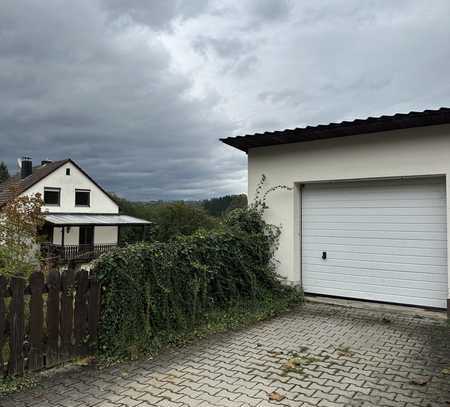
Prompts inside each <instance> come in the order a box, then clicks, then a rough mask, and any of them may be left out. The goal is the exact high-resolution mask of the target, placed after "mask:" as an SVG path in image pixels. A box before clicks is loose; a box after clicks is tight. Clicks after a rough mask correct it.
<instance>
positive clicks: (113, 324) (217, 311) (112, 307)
mask: <svg viewBox="0 0 450 407" xmlns="http://www.w3.org/2000/svg"><path fill="white" fill-rule="evenodd" d="M278 235H279V230H278V228H275V227H272V226H269V225H267V224H266V223H265V222H264V221H263V219H262V217H261V213H260V212H259V211H258V210H257V209H255V208H250V209H236V210H234V211H232V212H231V213H230V214H229V215H228V216H227V217H226V219H225V221H224V222H223V224H222V225H221V226H220V227H218V228H216V229H214V230H209V231H207V230H200V231H197V232H196V233H194V234H192V235H190V236H181V237H178V238H177V239H175V240H172V241H170V242H166V243H141V244H137V245H132V246H128V247H125V248H122V249H118V250H117V251H115V252H113V253H111V254H108V255H104V256H103V257H101V258H100V259H99V260H98V261H97V263H96V265H95V272H96V273H97V275H98V277H99V279H100V281H101V284H102V286H103V292H102V297H101V298H102V314H101V318H100V328H99V353H100V355H101V356H102V357H106V358H109V357H112V358H117V357H129V356H132V355H133V354H139V353H146V352H149V351H150V352H151V351H153V350H155V349H157V348H158V347H159V346H161V345H163V344H167V343H171V342H174V341H176V340H177V339H179V338H180V336H181V337H182V336H183V335H186V334H188V333H189V332H192V330H193V329H194V328H196V327H199V326H205V324H206V326H207V325H208V323H209V322H210V318H212V315H215V316H216V317H217V316H219V317H218V319H219V320H220V318H225V316H226V315H229V313H230V310H236V309H243V308H242V307H245V309H246V310H251V309H252V307H254V309H261V306H264V307H266V310H271V309H272V308H276V307H277V306H279V305H280V304H283V305H282V306H287V305H288V304H289V303H291V302H296V301H298V300H299V295H298V293H297V292H296V291H295V290H294V289H292V288H288V287H285V286H283V285H282V284H281V283H280V281H279V280H278V278H277V276H276V274H275V264H274V259H273V252H274V249H275V247H276V243H277V239H278Z"/></svg>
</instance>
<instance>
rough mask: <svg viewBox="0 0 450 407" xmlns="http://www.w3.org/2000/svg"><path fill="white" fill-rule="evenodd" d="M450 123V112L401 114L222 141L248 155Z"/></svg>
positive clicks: (437, 110)
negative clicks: (257, 149)
mask: <svg viewBox="0 0 450 407" xmlns="http://www.w3.org/2000/svg"><path fill="white" fill-rule="evenodd" d="M449 123H450V108H448V107H441V108H440V109H436V110H424V111H422V112H409V113H397V114H395V115H392V116H379V117H368V118H366V119H355V120H353V121H342V122H340V123H329V124H326V125H324V124H319V125H317V126H306V127H298V128H295V129H286V130H282V131H271V132H265V133H255V134H248V135H245V136H237V137H227V138H222V139H220V140H221V141H222V142H223V143H225V144H228V145H230V146H232V147H235V148H237V149H239V150H241V151H245V152H248V151H249V150H250V149H251V148H255V147H263V146H273V145H280V144H290V143H300V142H306V141H312V140H323V139H328V138H336V137H344V136H353V135H359V134H361V135H362V134H369V133H376V132H382V131H389V130H400V129H409V128H414V127H424V126H433V125H439V124H449Z"/></svg>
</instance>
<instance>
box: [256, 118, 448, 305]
mask: <svg viewBox="0 0 450 407" xmlns="http://www.w3.org/2000/svg"><path fill="white" fill-rule="evenodd" d="M248 168H249V173H248V193H249V199H250V202H251V201H252V200H253V198H254V194H255V189H256V186H257V184H258V182H259V180H260V178H261V175H262V174H265V175H266V177H267V181H266V188H269V187H270V186H273V185H279V184H284V185H287V186H290V187H292V188H293V190H292V191H284V190H283V191H277V192H275V193H272V194H271V195H269V197H268V205H269V209H268V210H267V212H266V219H267V221H269V222H270V223H273V224H276V225H280V226H281V227H282V235H281V238H280V247H279V251H278V253H277V257H278V260H279V261H280V264H279V268H278V271H279V273H280V274H281V275H282V276H284V277H286V278H287V280H288V281H289V282H292V283H299V282H300V263H301V258H300V216H299V215H300V193H301V192H300V184H301V183H306V182H320V181H333V180H357V179H371V178H389V177H412V176H429V175H446V176H447V174H449V173H450V125H440V126H429V127H421V128H415V129H406V130H396V131H389V132H380V133H373V134H368V135H360V136H349V137H344V138H340V139H339V138H337V139H329V140H322V141H311V142H306V143H297V144H286V145H280V146H269V147H258V148H254V149H251V150H250V151H249V154H248ZM446 184H447V185H446V186H447V219H449V218H450V205H449V202H450V199H449V196H448V195H449V191H450V185H449V179H448V177H447V180H446ZM449 233H450V228H448V232H447V241H450V238H449V236H448V235H449ZM449 294H450V291H449ZM449 297H450V295H449Z"/></svg>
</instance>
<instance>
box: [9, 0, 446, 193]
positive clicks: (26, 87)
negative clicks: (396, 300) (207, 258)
mask: <svg viewBox="0 0 450 407" xmlns="http://www.w3.org/2000/svg"><path fill="white" fill-rule="evenodd" d="M449 19H450V1H449V0H430V1H423V0H395V1H392V0H366V1H360V0H341V1H338V0H310V1H301V2H300V1H294V0H292V1H289V0H239V1H236V0H229V1H222V0H221V1H219V0H218V1H214V0H211V1H208V0H126V1H125V0H76V1H73V0H70V1H69V0H67V1H63V0H39V1H36V0H1V1H0V160H2V159H3V160H5V161H6V162H7V164H8V165H9V167H10V170H11V172H15V161H16V158H17V157H19V156H22V155H30V156H32V157H33V159H34V161H35V162H39V161H40V160H42V159H45V158H50V159H62V158H66V157H71V158H73V159H74V160H76V161H77V162H78V163H79V164H81V166H82V167H84V168H85V169H86V170H87V171H88V172H89V173H90V174H91V175H92V176H93V177H94V178H96V179H97V180H98V181H99V182H100V183H101V184H102V185H103V186H104V187H105V188H106V189H107V190H109V191H115V192H117V193H118V194H120V195H122V196H125V197H128V198H130V199H136V200H154V199H199V198H208V197H212V196H219V195H224V194H228V193H241V192H245V191H246V182H247V171H246V155H245V154H244V153H242V152H239V151H237V150H236V151H234V150H233V149H232V148H231V147H227V146H225V145H223V144H222V143H220V142H219V138H220V137H227V136H233V135H242V134H247V133H253V132H256V131H265V130H275V129H284V128H289V127H291V128H292V127H299V126H303V125H308V124H311V125H312V124H319V123H328V122H332V121H340V120H346V119H354V118H357V117H360V118H364V117H367V116H371V115H380V114H393V113H396V112H408V111H410V110H424V109H427V108H438V107H440V106H449V105H450V80H449V72H450V46H449V43H450V23H449Z"/></svg>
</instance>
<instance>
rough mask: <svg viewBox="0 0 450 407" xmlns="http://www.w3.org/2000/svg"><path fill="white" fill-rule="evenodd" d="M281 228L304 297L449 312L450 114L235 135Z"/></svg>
mask: <svg viewBox="0 0 450 407" xmlns="http://www.w3.org/2000/svg"><path fill="white" fill-rule="evenodd" d="M222 141H223V142H224V143H226V144H228V145H231V146H233V147H235V148H237V149H239V150H241V151H245V152H246V153H247V155H248V195H249V201H250V202H251V201H252V200H253V199H254V198H255V195H256V191H257V188H258V185H259V183H260V180H261V177H262V175H264V176H265V179H266V182H265V185H264V187H263V189H265V190H268V189H270V188H272V187H275V186H278V185H282V186H286V187H288V188H282V189H276V191H275V192H272V193H270V194H269V195H268V196H267V205H268V209H267V210H266V211H265V214H264V216H265V219H266V221H267V222H268V223H271V224H273V225H278V226H281V236H280V241H279V246H278V250H277V253H276V258H277V271H278V273H279V274H280V276H281V277H282V278H283V279H284V280H285V281H286V282H287V283H288V284H293V285H299V286H301V287H302V288H303V289H304V291H305V292H306V293H310V294H319V295H328V296H337V297H344V298H356V299H363V300H370V301H380V302H389V303H399V304H411V305H419V306H425V307H438V308H447V309H448V310H449V312H450V307H449V306H450V286H449V274H450V271H449V265H448V260H447V253H448V242H449V240H450V239H449V228H448V227H447V219H448V218H449V217H450V204H449V196H448V193H449V190H450V109H449V108H441V109H437V110H425V111H423V112H410V113H405V114H395V115H393V116H381V117H369V118H367V119H357V120H353V121H345V122H340V123H330V124H326V125H317V126H307V127H300V128H295V129H286V130H281V131H270V132H265V133H257V134H250V135H245V136H238V137H229V138H226V139H223V140H222Z"/></svg>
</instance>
